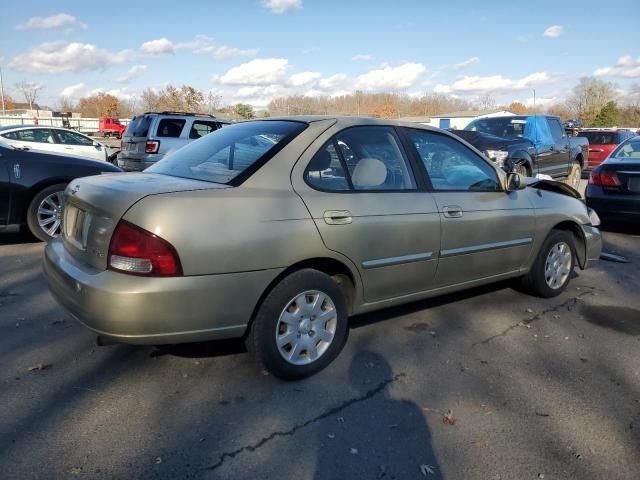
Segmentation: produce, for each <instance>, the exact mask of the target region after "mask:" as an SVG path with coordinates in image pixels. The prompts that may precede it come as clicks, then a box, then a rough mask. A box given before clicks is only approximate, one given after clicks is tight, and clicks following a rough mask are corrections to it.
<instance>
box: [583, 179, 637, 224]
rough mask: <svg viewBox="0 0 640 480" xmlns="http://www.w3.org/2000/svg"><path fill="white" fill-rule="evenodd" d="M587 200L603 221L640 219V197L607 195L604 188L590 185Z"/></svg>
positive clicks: (586, 195) (586, 194) (588, 204)
mask: <svg viewBox="0 0 640 480" xmlns="http://www.w3.org/2000/svg"><path fill="white" fill-rule="evenodd" d="M585 200H586V203H587V206H588V207H589V208H593V209H594V210H595V211H596V212H597V214H598V215H599V216H600V217H601V218H602V219H603V220H629V219H635V220H638V219H640V195H616V194H615V193H605V192H604V190H603V189H602V187H599V186H596V185H588V186H587V190H586V192H585Z"/></svg>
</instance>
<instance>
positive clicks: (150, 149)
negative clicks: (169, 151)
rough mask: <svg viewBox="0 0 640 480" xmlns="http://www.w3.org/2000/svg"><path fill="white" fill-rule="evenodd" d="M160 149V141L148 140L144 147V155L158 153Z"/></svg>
mask: <svg viewBox="0 0 640 480" xmlns="http://www.w3.org/2000/svg"><path fill="white" fill-rule="evenodd" d="M159 149H160V140H147V143H146V145H145V146H144V153H158V150H159Z"/></svg>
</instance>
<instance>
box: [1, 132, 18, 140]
mask: <svg viewBox="0 0 640 480" xmlns="http://www.w3.org/2000/svg"><path fill="white" fill-rule="evenodd" d="M2 136H3V137H4V138H8V139H9V140H17V139H18V134H17V133H16V132H9V133H5V134H4V135H2Z"/></svg>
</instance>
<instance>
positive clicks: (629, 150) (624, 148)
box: [610, 137, 640, 160]
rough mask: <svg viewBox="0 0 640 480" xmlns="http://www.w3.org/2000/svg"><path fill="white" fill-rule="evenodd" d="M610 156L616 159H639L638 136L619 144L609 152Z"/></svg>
mask: <svg viewBox="0 0 640 480" xmlns="http://www.w3.org/2000/svg"><path fill="white" fill-rule="evenodd" d="M610 158H615V159H616V160H627V159H628V160H640V138H638V137H636V138H634V139H633V140H628V141H626V142H624V143H623V144H621V145H619V146H618V148H616V149H615V150H614V151H613V153H611V156H610Z"/></svg>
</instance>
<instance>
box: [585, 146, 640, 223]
mask: <svg viewBox="0 0 640 480" xmlns="http://www.w3.org/2000/svg"><path fill="white" fill-rule="evenodd" d="M585 199H586V202H587V205H588V206H589V207H591V208H593V209H594V210H596V211H597V212H598V215H599V216H600V217H601V218H602V219H603V220H633V221H638V220H639V219H640V137H632V138H629V139H627V140H625V141H624V142H622V143H621V144H620V145H618V146H617V147H616V149H615V150H614V151H613V152H611V154H610V155H609V157H608V158H607V159H606V160H605V161H604V162H603V163H602V164H600V165H599V166H597V167H596V168H594V169H593V170H592V171H591V174H590V175H589V184H588V185H587V190H586V192H585Z"/></svg>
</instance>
